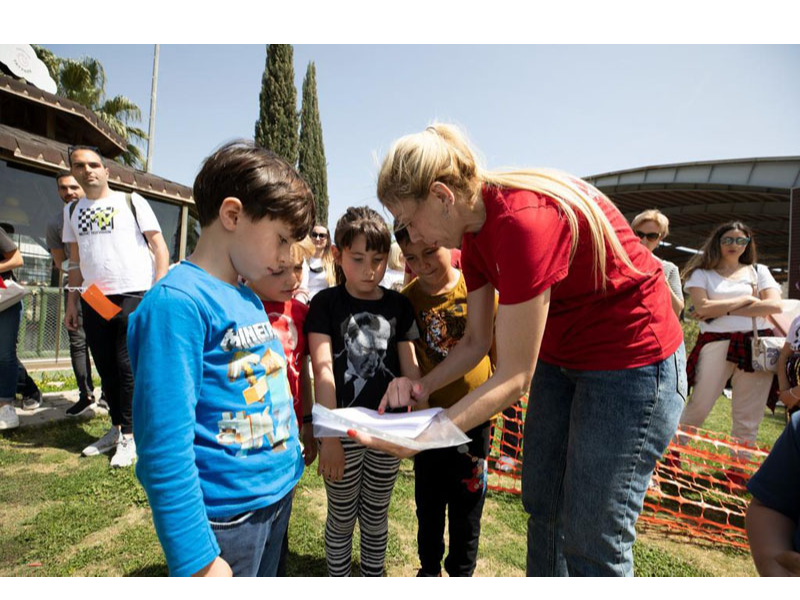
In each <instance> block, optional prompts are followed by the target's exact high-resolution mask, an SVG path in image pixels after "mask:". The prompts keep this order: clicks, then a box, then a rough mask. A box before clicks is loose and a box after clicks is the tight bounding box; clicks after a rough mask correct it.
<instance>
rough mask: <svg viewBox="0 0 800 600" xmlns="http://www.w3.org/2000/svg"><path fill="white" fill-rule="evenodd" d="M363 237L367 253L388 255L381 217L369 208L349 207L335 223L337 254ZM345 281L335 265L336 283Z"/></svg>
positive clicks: (389, 238) (386, 233)
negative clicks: (359, 237)
mask: <svg viewBox="0 0 800 600" xmlns="http://www.w3.org/2000/svg"><path fill="white" fill-rule="evenodd" d="M359 235H363V236H364V237H365V238H366V242H367V251H374V252H383V253H388V252H389V247H390V246H391V245H392V236H391V234H390V233H389V227H387V225H386V221H384V220H383V218H381V216H380V215H379V214H378V213H377V212H375V211H374V210H372V209H371V208H370V207H369V206H358V207H354V206H351V207H350V208H348V209H347V212H345V213H344V215H342V216H341V218H340V219H339V221H338V222H337V223H336V233H335V234H334V236H333V239H334V243H335V244H336V247H337V248H338V249H339V252H341V251H342V250H344V249H345V248H350V247H351V246H352V245H353V242H354V241H355V239H356V237H358V236H359ZM344 281H345V276H344V271H342V268H341V267H340V266H339V265H336V283H337V284H342V283H344Z"/></svg>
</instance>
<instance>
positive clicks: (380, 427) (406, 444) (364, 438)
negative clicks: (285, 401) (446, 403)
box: [312, 404, 469, 456]
mask: <svg viewBox="0 0 800 600" xmlns="http://www.w3.org/2000/svg"><path fill="white" fill-rule="evenodd" d="M312 414H313V415H314V436H315V437H340V436H344V435H350V432H351V431H354V432H355V435H350V437H353V438H355V439H356V441H358V442H359V443H361V444H364V445H365V446H370V447H373V448H376V449H377V450H383V451H384V452H388V453H390V454H394V455H395V456H411V455H413V454H415V453H416V452H419V451H421V450H430V449H432V448H448V447H450V446H460V445H461V444H466V443H468V442H469V438H468V437H467V436H466V435H465V434H464V432H462V431H461V430H460V429H459V428H458V427H456V426H455V425H453V423H452V421H450V419H448V418H447V417H446V416H445V414H444V411H443V410H442V409H441V408H430V409H427V410H420V411H416V412H411V413H392V414H384V415H381V414H379V413H378V412H377V411H374V410H368V409H366V408H344V409H338V410H328V409H326V408H324V407H322V406H320V405H319V404H317V405H315V406H314V410H313V411H312ZM409 450H411V451H412V452H408V451H409Z"/></svg>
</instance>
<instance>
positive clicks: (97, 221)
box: [62, 146, 169, 467]
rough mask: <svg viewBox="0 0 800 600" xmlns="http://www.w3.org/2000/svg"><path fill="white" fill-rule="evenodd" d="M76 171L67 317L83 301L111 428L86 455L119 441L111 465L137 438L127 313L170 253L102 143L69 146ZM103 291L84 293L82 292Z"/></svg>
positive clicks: (132, 451)
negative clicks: (111, 177) (116, 183)
mask: <svg viewBox="0 0 800 600" xmlns="http://www.w3.org/2000/svg"><path fill="white" fill-rule="evenodd" d="M69 162H70V170H71V172H72V175H73V176H74V177H75V179H76V180H77V182H78V183H79V184H80V185H81V187H83V190H84V193H85V196H84V197H83V198H80V199H79V200H76V201H74V202H72V203H70V204H68V205H67V206H65V207H64V231H63V234H62V239H63V241H64V243H65V244H69V247H70V265H69V276H68V288H69V298H68V301H67V312H66V316H65V318H64V323H65V325H66V327H67V329H68V330H70V331H76V330H77V328H78V327H79V324H80V321H79V311H78V306H79V303H80V307H81V311H82V313H83V328H84V330H85V332H86V341H87V342H88V344H89V348H90V349H91V351H92V356H93V357H94V360H95V366H96V367H97V371H98V373H99V374H100V378H101V380H102V385H103V393H104V394H105V397H106V401H107V402H108V406H109V413H110V415H111V423H112V425H111V429H109V431H108V432H107V433H106V434H105V435H104V436H103V437H101V438H100V439H99V440H98V441H96V442H95V443H93V444H90V445H89V446H87V447H86V448H84V449H83V455H84V456H93V455H98V454H101V453H104V452H108V451H110V450H112V449H116V450H115V453H114V456H113V457H112V458H111V466H112V467H127V466H130V465H132V464H133V462H134V461H135V460H136V444H135V442H134V440H133V418H132V408H133V372H132V370H131V364H130V359H129V357H128V344H127V330H128V317H129V315H130V314H131V313H132V312H133V311H134V310H135V309H136V307H137V306H138V305H139V302H141V299H142V296H143V295H144V293H145V292H146V291H147V290H149V289H150V287H151V286H152V284H153V283H154V282H155V281H158V280H159V279H160V278H161V277H163V276H164V275H165V274H166V272H167V267H168V265H169V253H168V250H167V245H166V242H165V241H164V236H163V235H162V234H161V228H160V226H159V224H158V220H157V219H156V216H155V214H154V213H153V210H152V209H151V208H150V205H149V204H148V203H147V201H146V200H145V199H144V198H142V197H141V196H139V195H138V194H135V193H132V194H126V193H123V192H115V191H112V190H111V189H110V188H109V187H108V168H107V167H106V166H105V163H104V161H103V157H102V156H101V154H100V152H99V150H97V149H96V148H91V147H88V146H75V147H72V148H70V150H69ZM91 286H94V287H95V288H96V289H97V290H99V292H101V295H100V298H99V299H98V298H97V297H96V296H95V297H94V299H91V303H90V302H89V301H87V297H86V296H84V295H82V292H84V291H85V290H88V289H89V288H90V287H91Z"/></svg>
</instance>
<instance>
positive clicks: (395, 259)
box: [387, 242, 406, 271]
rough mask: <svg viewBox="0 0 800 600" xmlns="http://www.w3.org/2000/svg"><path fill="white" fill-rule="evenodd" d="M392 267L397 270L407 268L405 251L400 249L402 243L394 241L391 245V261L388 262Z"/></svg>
mask: <svg viewBox="0 0 800 600" xmlns="http://www.w3.org/2000/svg"><path fill="white" fill-rule="evenodd" d="M387 264H388V265H389V268H390V269H394V270H395V271H402V270H403V269H405V268H406V260H405V257H404V256H403V251H402V250H401V249H400V244H398V243H397V242H392V245H391V246H390V247H389V261H388V263H387Z"/></svg>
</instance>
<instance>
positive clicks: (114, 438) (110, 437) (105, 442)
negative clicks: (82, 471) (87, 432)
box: [81, 425, 120, 456]
mask: <svg viewBox="0 0 800 600" xmlns="http://www.w3.org/2000/svg"><path fill="white" fill-rule="evenodd" d="M119 438H120V433H119V428H118V427H115V426H113V425H112V426H111V429H109V430H108V433H106V434H105V435H104V436H103V437H101V438H100V439H99V440H97V441H96V442H95V443H94V444H89V445H88V446H86V448H84V449H83V452H81V454H83V455H84V456H97V455H99V454H103V453H104V452H108V451H109V450H111V449H112V448H113V447H114V446H116V445H117V444H118V443H119Z"/></svg>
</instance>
